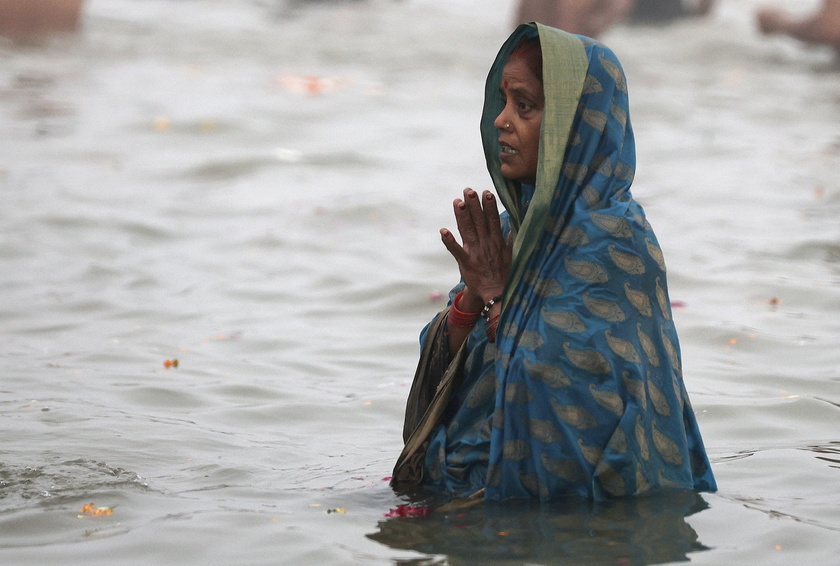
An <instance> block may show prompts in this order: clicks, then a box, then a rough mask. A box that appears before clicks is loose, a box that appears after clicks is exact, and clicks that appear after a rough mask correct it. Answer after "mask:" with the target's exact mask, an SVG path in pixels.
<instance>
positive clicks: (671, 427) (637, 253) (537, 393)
mask: <svg viewBox="0 0 840 566" xmlns="http://www.w3.org/2000/svg"><path fill="white" fill-rule="evenodd" d="M534 35H539V38H540V43H541V46H542V51H543V74H544V88H545V95H546V107H545V111H544V115H543V126H542V132H541V142H540V143H541V145H540V164H539V167H538V172H537V183H536V186H535V187H528V186H521V185H519V184H518V183H514V182H511V181H509V180H506V179H504V178H502V177H501V175H500V173H499V162H498V157H497V156H498V153H499V147H498V141H497V138H498V132H497V131H496V130H495V128H494V127H493V125H492V122H493V119H494V118H495V116H496V115H498V112H499V109H500V108H501V100H500V95H499V89H498V87H499V81H500V76H501V70H502V68H503V67H504V64H505V62H506V60H507V57H508V55H509V54H510V52H511V50H512V49H513V47H514V46H515V45H516V44H517V43H518V42H519V41H520V40H521V39H522V38H524V37H529V36H534ZM486 93H487V94H486V99H485V109H484V115H483V118H482V138H483V143H484V146H485V154H486V156H487V162H488V169H489V171H490V174H491V177H492V178H493V180H494V184H495V186H496V190H497V192H498V194H499V197H500V199H501V200H502V202H503V203H504V205H505V207H506V209H507V214H505V215H503V216H504V219H505V229H506V230H507V231H509V234H510V237H511V238H514V259H513V267H512V273H511V276H510V279H509V281H508V284H507V287H506V289H505V293H504V297H503V304H502V308H503V311H502V315H501V318H500V321H499V327H498V332H497V339H496V343H489V342H488V340H487V337H486V335H485V326H484V323H483V322H479V324H478V325H476V327H475V328H474V330H473V332H472V334H471V335H470V337H469V338H468V340H467V342H466V343H465V345H464V347H463V348H462V350H461V351H460V352H459V353H458V355H457V356H456V359H455V360H451V361H450V360H448V359H445V363H443V364H441V363H439V362H440V360H441V359H442V358H448V351H447V350H446V348H444V347H441V344H445V343H446V340H447V337H446V336H445V334H446V332H445V327H446V325H445V324H434V325H432V326H430V327H427V329H428V332H425V333H424V336H423V342H424V356H425V362H424V361H423V360H422V359H421V366H423V367H424V368H429V367H432V366H438V367H441V368H446V369H445V370H444V369H441V370H439V371H438V372H434V371H432V372H429V371H426V370H423V371H421V370H420V369H418V374H417V375H416V376H415V386H414V388H413V391H415V390H417V391H425V393H424V396H425V397H424V398H425V399H426V400H425V401H423V402H422V403H420V404H419V405H418V404H417V403H414V404H413V405H412V401H411V400H410V401H409V406H410V409H411V410H413V411H415V412H416V413H417V415H418V416H417V418H409V416H408V415H407V418H406V431H405V437H406V440H407V444H406V450H404V452H403V454H402V455H401V457H400V460H399V461H398V464H397V467H396V469H395V474H394V478H395V479H394V485H395V486H397V487H407V486H409V485H411V484H412V483H422V484H423V485H424V486H425V487H430V488H434V489H437V490H441V491H444V492H446V493H448V494H451V495H454V496H468V495H473V494H475V493H476V492H479V491H480V490H482V489H483V490H484V492H483V496H484V497H485V498H487V499H491V500H502V499H507V498H513V497H528V498H539V499H541V500H550V499H555V498H558V497H563V496H568V495H577V496H583V497H589V498H594V499H604V498H608V497H614V496H624V495H636V494H642V493H646V492H650V491H652V490H656V489H659V488H682V489H692V490H698V491H714V490H715V489H716V485H715V480H714V477H713V474H712V471H711V468H710V466H709V461H708V459H707V457H706V453H705V449H704V447H703V442H702V440H701V437H700V432H699V429H698V426H697V422H696V419H695V416H694V413H693V411H692V409H691V404H690V402H689V399H688V395H687V393H686V389H685V386H684V384H683V376H682V369H681V365H680V353H679V342H678V339H677V334H676V330H675V327H674V324H673V320H672V316H671V311H670V303H669V299H668V291H667V281H666V275H665V263H664V259H663V254H662V250H661V248H660V247H659V244H658V242H657V240H656V237H655V235H654V233H653V231H652V230H651V226H650V224H649V223H648V221H647V219H646V217H645V214H644V211H643V210H642V207H641V206H640V205H639V204H638V203H637V202H636V201H635V200H633V198H632V196H631V193H630V185H631V182H632V180H633V173H634V169H635V147H634V141H633V133H632V128H631V124H630V117H629V111H628V93H627V82H626V79H625V77H624V73H623V71H622V69H621V65H620V64H619V62H618V60H617V59H616V57H615V55H614V54H613V53H612V52H611V51H610V50H609V49H607V48H606V47H605V46H603V45H602V44H600V43H598V42H595V41H594V40H590V39H588V38H584V37H580V36H573V35H570V34H566V33H565V32H561V31H559V30H555V29H552V28H547V27H544V26H541V25H539V24H536V25H535V24H530V25H523V26H520V27H519V28H518V29H517V30H516V31H515V32H514V34H513V35H512V36H511V37H510V38H509V39H508V41H507V42H506V43H505V45H504V46H503V47H502V49H501V51H500V53H499V55H498V57H497V59H496V62H495V63H494V65H493V67H492V68H491V71H490V74H489V76H488V81H487V90H486ZM564 112H565V114H564ZM558 152H560V155H559V156H558V155H557V153H558ZM457 290H458V287H456V289H454V290H453V294H452V295H451V296H454V293H455V292H457ZM445 316H446V311H444V312H443V313H441V314H440V315H439V316H438V317H436V322H438V323H439V322H440V321H441V320H443V317H445ZM434 344H437V345H438V346H437V347H434ZM430 357H431V358H435V359H437V361H438V363H432V362H430ZM447 363H449V366H448V367H447V366H446V364H447ZM424 364H425V365H424ZM441 372H443V373H442V374H441ZM432 391H436V393H435V394H432V393H431V392H432ZM432 397H434V398H433V399H432ZM421 415H422V417H421ZM409 470H410V471H409Z"/></svg>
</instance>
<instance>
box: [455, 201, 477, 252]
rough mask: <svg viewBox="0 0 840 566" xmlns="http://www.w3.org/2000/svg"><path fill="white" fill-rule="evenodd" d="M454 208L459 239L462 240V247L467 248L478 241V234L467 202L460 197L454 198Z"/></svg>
mask: <svg viewBox="0 0 840 566" xmlns="http://www.w3.org/2000/svg"><path fill="white" fill-rule="evenodd" d="M452 207H453V209H454V210H455V222H456V223H457V225H458V232H459V233H460V234H461V240H462V241H463V242H464V247H465V248H469V247H471V246H474V245H475V244H476V243H477V242H478V234H477V233H476V230H475V223H474V222H473V219H472V214H470V211H469V207H468V206H467V203H466V202H464V201H462V200H461V199H455V202H453V203H452Z"/></svg>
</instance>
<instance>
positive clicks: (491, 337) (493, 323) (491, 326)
mask: <svg viewBox="0 0 840 566" xmlns="http://www.w3.org/2000/svg"><path fill="white" fill-rule="evenodd" d="M498 327H499V315H496V316H494V317H493V318H491V319H488V320H487V331H486V333H487V341H488V342H490V343H491V344H492V343H493V342H495V341H496V329H497V328H498Z"/></svg>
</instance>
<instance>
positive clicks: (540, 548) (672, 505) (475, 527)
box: [368, 491, 708, 565]
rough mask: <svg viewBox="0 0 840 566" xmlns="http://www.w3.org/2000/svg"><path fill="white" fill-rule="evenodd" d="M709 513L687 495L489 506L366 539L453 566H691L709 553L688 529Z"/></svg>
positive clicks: (386, 529)
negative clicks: (693, 556)
mask: <svg viewBox="0 0 840 566" xmlns="http://www.w3.org/2000/svg"><path fill="white" fill-rule="evenodd" d="M707 507H708V505H707V503H706V502H705V501H704V500H703V498H702V497H701V496H700V495H699V494H696V493H693V492H685V491H680V492H672V493H663V494H658V495H655V496H650V497H639V498H626V499H621V500H617V501H612V502H608V503H593V502H590V501H584V500H578V499H575V500H568V501H562V502H557V503H552V504H550V505H549V504H542V505H540V504H536V503H530V502H515V503H504V504H486V505H478V506H475V507H473V508H468V509H459V510H450V511H440V510H435V511H432V512H431V513H429V514H428V515H427V516H426V517H420V518H398V519H388V520H384V521H380V522H379V523H378V525H377V526H378V528H379V531H378V532H376V533H371V534H369V535H368V538H370V539H372V540H375V541H377V542H379V543H382V544H384V545H387V546H390V547H392V548H395V549H400V550H415V551H418V552H423V553H426V554H431V555H438V556H439V555H445V556H446V557H447V561H446V564H452V565H455V564H498V565H502V564H523V563H528V564H546V565H547V564H576V565H578V564H581V565H582V564H633V565H641V564H660V563H663V562H674V561H687V560H688V554H689V553H691V552H696V551H700V550H706V549H707V548H706V547H704V546H703V545H702V544H701V543H700V542H699V541H698V540H697V533H696V532H695V531H694V529H692V528H691V526H690V525H689V524H688V523H687V522H686V517H688V516H690V515H692V514H694V513H697V512H699V511H701V510H703V509H705V508H707ZM432 560H434V559H432ZM435 563H437V562H434V561H432V562H429V561H423V560H421V561H420V562H417V561H408V562H402V561H397V564H435Z"/></svg>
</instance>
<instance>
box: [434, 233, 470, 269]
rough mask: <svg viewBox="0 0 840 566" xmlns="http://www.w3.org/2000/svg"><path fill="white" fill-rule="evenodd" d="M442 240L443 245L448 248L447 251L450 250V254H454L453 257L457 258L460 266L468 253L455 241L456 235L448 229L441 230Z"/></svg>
mask: <svg viewBox="0 0 840 566" xmlns="http://www.w3.org/2000/svg"><path fill="white" fill-rule="evenodd" d="M440 239H441V241H442V242H443V245H444V246H446V249H447V250H449V253H450V254H452V257H454V258H455V261H457V262H458V264H459V265H460V264H461V261H462V260H463V259H465V258H466V255H467V253H466V252H465V251H464V248H462V247H461V245H460V244H459V243H458V241H457V240H456V239H455V235H454V234H453V233H452V232H450V231H449V230H447V229H446V228H441V230H440Z"/></svg>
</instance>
